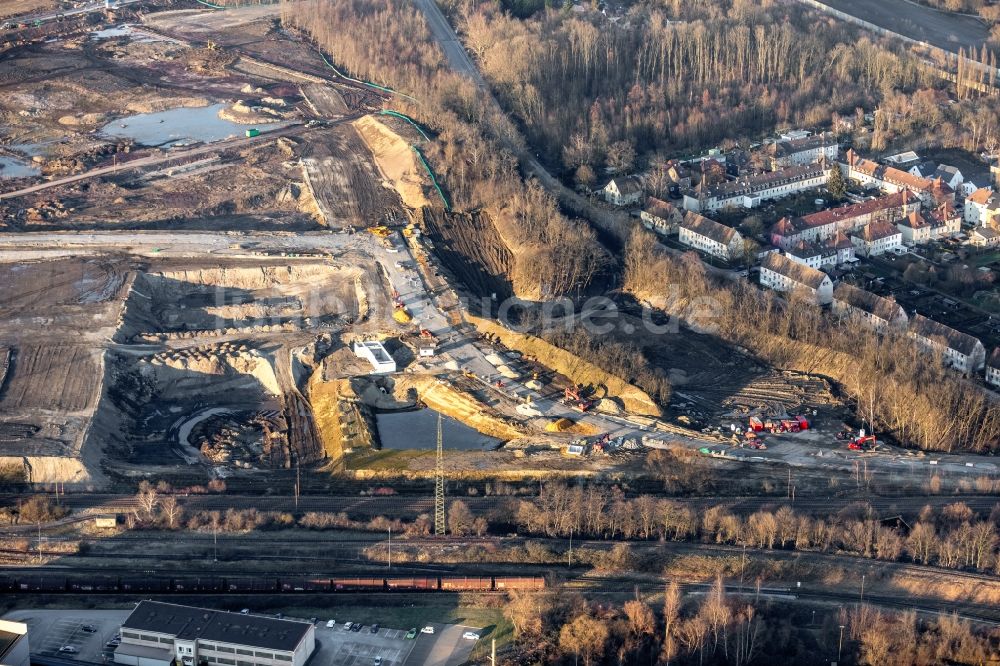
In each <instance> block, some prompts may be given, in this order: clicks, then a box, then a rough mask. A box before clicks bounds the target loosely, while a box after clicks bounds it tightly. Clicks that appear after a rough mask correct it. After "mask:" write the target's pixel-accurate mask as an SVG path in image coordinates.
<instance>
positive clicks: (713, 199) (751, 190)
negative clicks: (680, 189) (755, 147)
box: [684, 164, 830, 212]
mask: <svg viewBox="0 0 1000 666" xmlns="http://www.w3.org/2000/svg"><path fill="white" fill-rule="evenodd" d="M829 177H830V170H829V168H828V167H826V166H824V165H822V164H807V165H804V166H793V167H788V168H786V169H781V170H779V171H771V172H768V173H761V174H755V175H752V176H743V177H741V178H737V179H736V180H730V181H726V182H724V183H719V184H717V185H709V186H703V185H699V186H698V187H697V188H695V189H694V190H689V191H687V192H685V193H684V208H686V209H687V210H693V211H695V212H702V211H715V210H723V209H726V208H756V207H757V206H759V205H760V204H761V203H763V202H764V201H769V200H771V199H778V198H781V197H785V196H789V195H792V194H796V193H798V192H803V191H805V190H811V189H814V188H816V187H820V186H821V185H824V184H825V183H826V181H827V180H828V179H829Z"/></svg>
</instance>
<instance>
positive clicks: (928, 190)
mask: <svg viewBox="0 0 1000 666" xmlns="http://www.w3.org/2000/svg"><path fill="white" fill-rule="evenodd" d="M847 177H848V178H849V179H851V180H853V181H855V182H858V183H861V184H862V185H872V186H874V187H877V188H879V189H880V190H882V191H883V192H887V193H889V194H895V193H897V192H902V191H903V190H910V191H911V192H913V193H914V194H916V195H917V197H918V198H920V200H921V201H922V202H923V203H924V204H925V205H928V206H930V205H932V204H933V203H934V200H935V199H934V197H935V193H934V191H933V190H934V188H935V184H934V181H932V180H931V179H929V178H921V177H920V176H914V175H913V174H912V173H910V172H908V171H903V170H902V169H897V168H895V167H890V166H885V165H882V164H879V163H878V162H874V161H872V160H866V159H864V158H862V157H860V156H859V155H858V154H857V153H855V152H854V151H853V150H848V151H847ZM944 185H945V184H944V183H940V184H939V186H938V189H939V190H940V192H944V190H943V189H941V187H940V186H944ZM954 194H955V193H954V190H953V191H952V192H951V195H952V196H953V197H954Z"/></svg>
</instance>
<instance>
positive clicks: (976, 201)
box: [965, 187, 1000, 227]
mask: <svg viewBox="0 0 1000 666" xmlns="http://www.w3.org/2000/svg"><path fill="white" fill-rule="evenodd" d="M998 218H1000V193H997V192H994V191H993V190H991V189H987V188H985V187H981V188H979V189H978V190H976V191H975V192H973V193H972V194H971V195H969V196H968V197H966V198H965V223H966V224H968V225H971V226H984V227H985V226H989V225H990V223H991V222H992V221H994V220H996V219H998Z"/></svg>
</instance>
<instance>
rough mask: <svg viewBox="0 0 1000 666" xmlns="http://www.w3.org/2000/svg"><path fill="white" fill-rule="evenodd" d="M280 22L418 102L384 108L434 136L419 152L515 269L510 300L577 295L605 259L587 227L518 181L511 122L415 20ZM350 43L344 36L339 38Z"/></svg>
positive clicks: (344, 64) (394, 5) (336, 8)
mask: <svg viewBox="0 0 1000 666" xmlns="http://www.w3.org/2000/svg"><path fill="white" fill-rule="evenodd" d="M282 20H283V22H284V23H285V24H286V25H289V26H294V27H297V28H299V29H301V30H303V31H304V32H306V33H307V34H309V35H311V36H312V38H313V39H314V40H315V41H316V43H317V44H318V45H319V46H320V48H322V49H323V50H324V51H325V52H327V53H328V54H330V56H331V57H332V60H333V61H334V63H335V64H336V65H337V66H338V67H339V68H341V69H342V70H346V71H347V72H349V73H350V74H352V75H354V76H357V77H360V78H362V79H365V80H368V81H373V82H376V83H379V84H382V85H387V86H389V87H391V88H394V89H396V90H399V91H402V92H405V93H407V94H409V95H412V96H413V97H415V98H417V100H418V101H417V102H405V101H403V100H402V99H399V98H397V99H394V100H393V102H392V108H394V109H396V110H399V111H403V112H405V113H407V114H408V115H410V116H412V117H414V118H416V119H417V120H418V121H419V122H420V123H421V124H423V125H424V126H426V127H429V128H431V129H432V130H433V131H434V132H435V133H436V134H437V136H436V137H435V140H434V141H433V142H431V143H430V144H428V145H427V146H425V147H424V148H425V152H426V153H427V156H428V159H429V160H430V162H431V163H432V164H433V166H434V168H435V170H436V171H437V173H438V175H439V177H440V179H441V180H442V181H443V182H444V183H445V184H446V186H447V188H448V190H449V193H450V194H451V197H452V199H453V204H454V207H456V208H458V209H461V210H475V209H478V208H485V209H487V210H488V211H489V212H490V213H491V217H492V219H493V220H494V223H495V224H496V226H497V230H498V231H499V232H500V235H501V236H502V237H503V239H504V241H505V242H506V243H507V244H508V245H509V246H510V247H511V249H512V250H513V253H514V257H515V267H514V269H513V274H512V275H511V276H510V278H511V281H512V283H513V284H514V287H515V290H516V291H517V293H518V295H520V296H523V297H526V298H535V299H540V298H547V297H555V296H560V295H562V294H566V293H570V292H573V291H579V290H585V289H586V288H587V286H588V285H589V284H590V282H591V281H592V280H594V278H595V277H596V276H598V275H600V274H601V273H602V272H604V271H605V270H606V269H607V267H608V265H609V264H610V263H611V258H610V257H609V256H608V254H607V253H606V251H605V250H604V249H603V248H602V247H601V245H600V244H599V243H598V242H597V240H596V238H595V236H594V233H593V231H592V230H591V229H590V227H589V226H587V225H586V224H583V223H580V222H577V221H573V220H569V219H568V218H566V217H565V216H564V215H562V214H561V213H560V212H559V209H558V206H557V205H556V202H555V201H554V200H553V199H552V197H551V196H549V195H548V194H546V193H545V192H544V191H542V190H541V188H538V187H529V186H526V185H525V184H524V182H523V181H522V180H521V177H520V174H519V172H518V164H517V159H516V157H515V156H514V155H513V154H512V153H511V152H510V151H509V150H507V149H505V148H504V146H506V145H511V144H512V143H515V144H516V143H517V141H518V140H519V139H518V137H516V136H512V135H511V132H512V128H511V126H510V123H509V122H508V121H507V119H506V118H504V117H503V116H502V114H498V113H497V112H496V110H495V109H494V107H492V106H491V105H490V104H489V103H488V101H487V100H484V99H483V98H482V95H481V94H480V93H479V91H478V90H477V89H476V88H475V86H474V85H473V84H472V83H471V82H470V81H469V80H468V79H466V78H464V77H461V76H458V75H455V74H452V73H450V72H449V71H447V68H446V67H445V66H444V57H443V55H442V53H441V50H440V48H438V46H437V44H436V43H435V42H434V41H433V40H432V39H431V36H430V33H429V31H428V29H427V26H426V23H425V22H424V20H423V16H422V15H421V14H420V13H419V12H418V11H417V10H416V9H414V8H413V6H412V5H411V3H409V2H406V1H405V0H337V1H334V0H303V1H297V2H287V1H284V2H283V3H282ZM348 36H349V38H347V37H348Z"/></svg>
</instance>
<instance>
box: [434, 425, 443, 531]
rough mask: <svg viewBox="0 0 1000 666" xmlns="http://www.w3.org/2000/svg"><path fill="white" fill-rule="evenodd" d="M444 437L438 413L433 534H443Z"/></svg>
mask: <svg viewBox="0 0 1000 666" xmlns="http://www.w3.org/2000/svg"><path fill="white" fill-rule="evenodd" d="M444 519H445V515H444V439H443V438H442V436H441V415H440V414H438V429H437V465H436V466H435V468H434V534H435V535H436V536H444V532H445V523H444Z"/></svg>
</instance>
